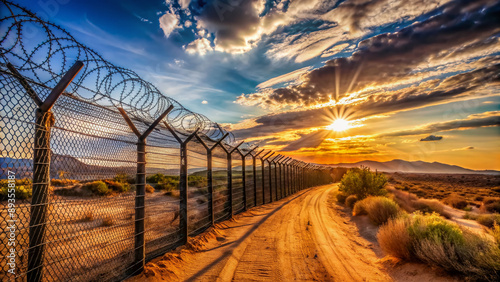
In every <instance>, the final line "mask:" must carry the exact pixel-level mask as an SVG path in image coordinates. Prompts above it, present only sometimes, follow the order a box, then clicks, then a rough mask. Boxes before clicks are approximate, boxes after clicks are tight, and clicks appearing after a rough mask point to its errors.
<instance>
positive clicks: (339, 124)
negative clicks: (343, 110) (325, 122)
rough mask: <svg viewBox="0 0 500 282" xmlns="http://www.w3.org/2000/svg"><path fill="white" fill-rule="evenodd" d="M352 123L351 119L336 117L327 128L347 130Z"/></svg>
mask: <svg viewBox="0 0 500 282" xmlns="http://www.w3.org/2000/svg"><path fill="white" fill-rule="evenodd" d="M351 127H352V126H351V124H350V122H349V121H347V120H345V119H341V118H339V119H336V120H335V121H334V122H333V123H332V124H330V125H329V126H327V127H326V128H327V129H330V130H333V131H346V130H347V129H349V128H351Z"/></svg>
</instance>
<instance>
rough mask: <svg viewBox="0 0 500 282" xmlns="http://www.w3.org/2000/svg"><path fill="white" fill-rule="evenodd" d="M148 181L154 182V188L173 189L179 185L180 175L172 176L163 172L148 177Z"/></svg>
mask: <svg viewBox="0 0 500 282" xmlns="http://www.w3.org/2000/svg"><path fill="white" fill-rule="evenodd" d="M146 181H147V182H148V183H153V184H155V185H154V188H155V189H157V190H165V191H167V192H168V191H172V190H175V189H177V187H179V177H178V176H170V175H163V174H161V173H157V174H154V175H151V176H148V177H147V178H146Z"/></svg>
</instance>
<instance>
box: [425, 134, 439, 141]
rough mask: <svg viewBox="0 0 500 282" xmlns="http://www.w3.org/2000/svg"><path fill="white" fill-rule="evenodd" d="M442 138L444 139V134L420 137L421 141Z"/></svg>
mask: <svg viewBox="0 0 500 282" xmlns="http://www.w3.org/2000/svg"><path fill="white" fill-rule="evenodd" d="M441 139H443V136H434V135H429V136H427V137H425V138H422V139H420V141H439V140H441Z"/></svg>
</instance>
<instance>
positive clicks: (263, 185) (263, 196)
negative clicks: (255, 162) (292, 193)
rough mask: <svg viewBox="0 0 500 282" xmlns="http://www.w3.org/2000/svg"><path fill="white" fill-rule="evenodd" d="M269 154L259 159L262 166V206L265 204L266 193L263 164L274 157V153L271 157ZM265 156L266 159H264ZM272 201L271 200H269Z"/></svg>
mask: <svg viewBox="0 0 500 282" xmlns="http://www.w3.org/2000/svg"><path fill="white" fill-rule="evenodd" d="M269 153H271V151H269V152H267V153H266V154H265V155H264V156H262V158H261V159H260V163H261V165H262V204H265V203H266V195H265V193H266V191H265V189H264V188H265V187H266V169H265V163H266V161H267V159H268V158H269V157H270V156H272V155H274V153H272V154H271V155H269ZM266 156H267V157H266ZM271 200H272V199H271Z"/></svg>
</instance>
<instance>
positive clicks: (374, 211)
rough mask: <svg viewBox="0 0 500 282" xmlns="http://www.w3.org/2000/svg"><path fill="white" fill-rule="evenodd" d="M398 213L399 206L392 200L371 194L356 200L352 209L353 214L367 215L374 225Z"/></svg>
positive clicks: (382, 222) (380, 223)
mask: <svg viewBox="0 0 500 282" xmlns="http://www.w3.org/2000/svg"><path fill="white" fill-rule="evenodd" d="M399 213H400V209H399V206H398V204H396V203H395V202H394V201H393V200H391V199H388V198H385V197H373V196H372V197H368V198H366V199H363V200H361V201H358V202H356V204H354V208H353V211H352V214H353V215H365V214H366V215H368V218H370V220H371V221H372V222H373V223H374V224H376V225H382V224H384V223H386V222H387V221H388V220H389V219H390V218H395V217H396V216H398V214H399Z"/></svg>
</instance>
